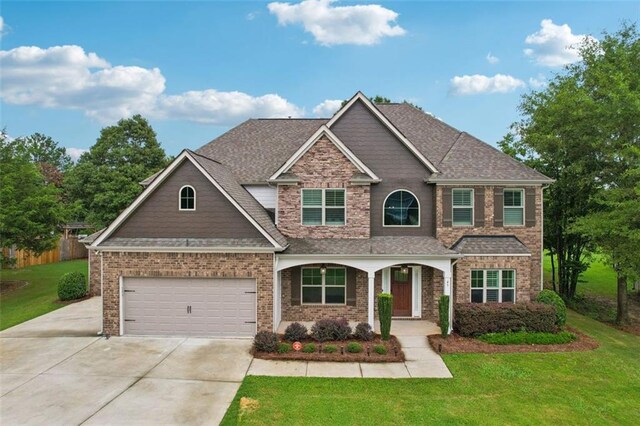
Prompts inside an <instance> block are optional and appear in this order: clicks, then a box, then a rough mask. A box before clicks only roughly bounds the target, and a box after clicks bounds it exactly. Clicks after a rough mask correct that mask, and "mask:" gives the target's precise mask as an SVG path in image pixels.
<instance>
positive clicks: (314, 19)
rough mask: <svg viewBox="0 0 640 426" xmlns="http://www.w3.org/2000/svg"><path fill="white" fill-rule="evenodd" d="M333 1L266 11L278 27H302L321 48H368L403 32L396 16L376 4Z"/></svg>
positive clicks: (307, 0)
mask: <svg viewBox="0 0 640 426" xmlns="http://www.w3.org/2000/svg"><path fill="white" fill-rule="evenodd" d="M334 2H335V0H305V1H303V2H301V3H297V4H291V3H281V2H274V3H269V5H268V6H267V8H268V9H269V12H271V13H272V14H274V15H276V16H277V18H278V23H279V24H280V25H288V24H302V26H303V27H304V29H305V31H306V32H308V33H311V34H313V37H314V38H315V40H316V42H318V43H319V44H321V45H324V46H331V45H336V44H356V45H372V44H376V43H379V42H380V40H381V39H382V38H383V37H396V36H401V35H404V34H405V33H406V31H405V30H404V29H403V28H402V27H400V26H399V25H397V24H396V23H395V22H396V19H397V18H398V14H397V13H396V12H394V11H393V10H390V9H387V8H384V7H382V6H380V5H377V4H367V5H355V6H332V3H334Z"/></svg>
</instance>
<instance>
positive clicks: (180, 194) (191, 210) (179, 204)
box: [178, 185, 198, 212]
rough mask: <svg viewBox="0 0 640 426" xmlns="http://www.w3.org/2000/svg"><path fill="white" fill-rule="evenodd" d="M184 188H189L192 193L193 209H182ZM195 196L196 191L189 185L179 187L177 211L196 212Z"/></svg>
mask: <svg viewBox="0 0 640 426" xmlns="http://www.w3.org/2000/svg"><path fill="white" fill-rule="evenodd" d="M185 188H191V190H192V191H193V208H192V209H183V208H182V190H183V189H185ZM197 199H198V197H197V195H196V189H195V188H194V187H193V186H191V185H183V186H182V187H180V190H179V191H178V210H179V211H182V212H193V211H195V210H196V202H197Z"/></svg>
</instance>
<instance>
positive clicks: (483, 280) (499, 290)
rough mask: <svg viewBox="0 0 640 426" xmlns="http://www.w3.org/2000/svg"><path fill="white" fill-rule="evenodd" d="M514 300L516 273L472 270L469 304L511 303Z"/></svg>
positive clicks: (503, 270) (511, 270)
mask: <svg viewBox="0 0 640 426" xmlns="http://www.w3.org/2000/svg"><path fill="white" fill-rule="evenodd" d="M515 300H516V272H515V271H514V270H513V269H502V270H498V269H473V270H472V271H471V302H473V303H486V302H499V303H507V302H510V303H513V302H515Z"/></svg>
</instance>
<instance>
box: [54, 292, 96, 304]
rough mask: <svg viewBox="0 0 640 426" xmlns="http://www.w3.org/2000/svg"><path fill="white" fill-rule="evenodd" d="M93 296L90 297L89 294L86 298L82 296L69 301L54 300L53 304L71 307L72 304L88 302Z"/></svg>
mask: <svg viewBox="0 0 640 426" xmlns="http://www.w3.org/2000/svg"><path fill="white" fill-rule="evenodd" d="M92 297H93V296H91V295H90V294H87V295H86V296H82V297H81V298H79V299H71V300H60V299H58V300H55V301H54V302H53V303H57V304H59V305H71V304H73V303H78V302H84V301H85V300H89V299H91V298H92Z"/></svg>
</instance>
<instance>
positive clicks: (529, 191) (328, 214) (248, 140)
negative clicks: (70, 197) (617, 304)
mask: <svg viewBox="0 0 640 426" xmlns="http://www.w3.org/2000/svg"><path fill="white" fill-rule="evenodd" d="M550 183H552V180H551V179H549V178H547V177H546V176H544V175H542V174H540V173H538V172H536V171H535V170H532V169H530V168H528V167H527V166H525V165H523V164H521V163H519V162H518V161H516V160H514V159H513V158H511V157H509V156H507V155H505V154H503V153H501V152H500V151H498V150H496V149H495V148H493V147H491V146H489V145H487V144H485V143H484V142H482V141H480V140H478V139H476V138H474V137H473V136H471V135H469V134H467V133H465V132H460V131H458V130H456V129H454V128H452V127H451V126H449V125H447V124H445V123H443V122H442V121H440V120H438V119H436V118H434V117H432V116H431V115H429V114H425V113H423V112H422V111H420V110H418V109H416V108H414V107H413V106H411V105H409V104H407V103H403V104H377V105H374V104H373V103H372V102H371V101H370V100H369V99H367V98H366V97H365V96H364V95H363V94H362V93H357V94H356V95H355V96H354V97H353V98H351V100H349V101H348V102H347V103H346V104H345V105H344V106H343V107H342V108H341V109H340V110H339V111H338V112H337V113H336V114H335V115H334V116H333V117H332V118H330V119H252V120H248V121H246V122H244V123H242V124H240V125H239V126H237V127H235V128H233V129H231V130H230V131H228V132H227V133H225V134H223V135H222V136H220V137H218V138H217V139H215V140H214V141H212V142H210V143H209V144H207V145H205V146H203V147H202V148H200V149H198V150H197V151H189V150H185V151H183V152H182V153H181V154H180V155H178V156H177V157H176V158H175V160H174V161H173V162H172V163H171V164H170V165H169V166H168V167H167V168H166V169H164V170H162V171H161V172H159V173H157V174H156V175H154V176H151V177H150V178H148V179H147V180H145V181H144V182H142V184H143V185H144V186H145V187H146V188H145V189H144V191H143V192H142V194H141V195H140V196H139V197H138V198H137V199H136V200H135V201H134V202H133V203H132V204H131V205H130V206H129V207H128V208H127V209H126V210H124V211H123V212H122V213H121V214H120V216H118V218H117V219H116V220H115V221H114V222H113V223H112V224H111V225H109V227H107V228H106V229H105V230H103V231H101V232H99V233H96V234H93V235H91V236H89V237H87V239H86V240H85V242H86V243H87V244H89V249H90V253H91V254H90V286H91V293H92V294H100V293H101V294H102V295H103V321H104V322H103V331H104V332H105V333H107V334H110V335H122V334H142V335H198V336H234V337H235V336H252V335H254V334H255V333H256V331H258V330H275V329H276V328H277V327H278V325H279V323H280V322H281V321H312V320H317V319H320V318H324V317H345V318H347V319H349V320H351V321H366V322H369V323H371V324H374V319H375V317H376V315H377V310H376V308H375V304H376V297H375V295H376V294H377V293H380V292H391V293H392V294H393V295H394V307H393V315H394V316H395V317H398V318H422V319H428V320H433V321H435V320H436V319H437V310H438V300H439V298H440V297H441V296H442V295H443V294H446V295H450V296H451V297H450V300H451V303H452V304H453V303H454V302H477V303H488V302H497V303H513V302H519V301H529V300H531V299H533V298H534V297H535V296H536V294H537V293H538V291H539V290H540V289H541V288H542V208H543V207H542V191H543V189H544V187H545V186H546V185H549V184H550ZM451 311H452V310H451Z"/></svg>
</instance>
